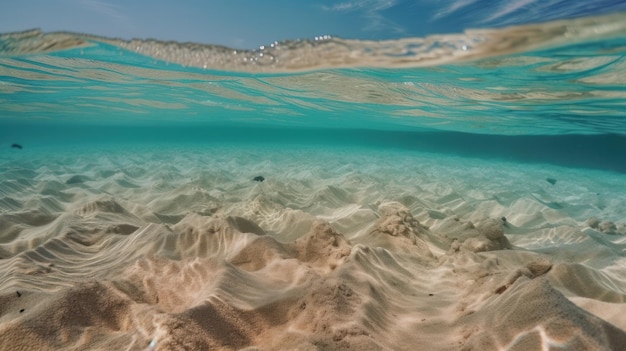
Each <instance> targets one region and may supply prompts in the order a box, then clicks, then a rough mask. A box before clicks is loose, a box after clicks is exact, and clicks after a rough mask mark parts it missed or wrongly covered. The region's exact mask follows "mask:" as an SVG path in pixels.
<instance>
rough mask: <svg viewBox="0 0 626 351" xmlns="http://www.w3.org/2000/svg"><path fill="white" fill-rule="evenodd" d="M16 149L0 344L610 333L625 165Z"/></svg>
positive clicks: (491, 340) (407, 342)
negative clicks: (612, 168) (602, 167)
mask: <svg viewBox="0 0 626 351" xmlns="http://www.w3.org/2000/svg"><path fill="white" fill-rule="evenodd" d="M157 150H158V149H157ZM23 151H24V152H21V153H16V152H14V153H11V154H4V155H3V156H0V350H59V349H63V350H148V349H153V350H425V349H426V350H557V349H558V350H618V349H621V348H623V347H624V345H626V317H624V316H626V304H624V301H625V297H626V279H624V277H626V258H625V256H626V254H625V253H626V251H625V250H626V228H625V226H624V221H625V219H626V217H625V216H626V193H625V190H624V189H625V188H624V184H626V175H621V174H611V173H604V172H600V171H588V170H575V169H565V168H558V167H553V166H546V165H541V166H536V165H535V166H531V165H520V164H515V163H506V162H495V161H489V162H488V161H481V160H475V159H463V158H458V157H452V156H442V155H432V154H417V153H399V152H398V153H392V152H391V151H387V152H383V151H374V150H366V151H363V150H342V151H328V150H326V151H320V150H313V149H296V150H293V149H292V150H289V151H285V150H280V149H270V148H257V149H253V150H252V151H242V150H237V149H227V148H221V149H216V148H210V149H209V148H207V149H200V148H199V149H191V148H188V149H179V150H170V151H167V152H156V151H155V152H134V151H133V152H124V151H119V150H111V151H106V152H105V151H101V152H96V153H93V152H84V153H78V152H73V153H49V154H46V153H44V152H40V153H37V152H36V151H29V150H27V149H25V150H23ZM256 175H263V176H264V177H265V178H266V181H265V182H263V183H257V182H253V181H252V180H251V179H252V177H254V176H256ZM548 177H549V178H554V179H557V182H556V184H554V185H552V184H550V183H549V182H547V181H546V178H548ZM502 217H505V218H506V221H503V220H502V219H501V218H502ZM592 217H593V218H595V219H592V220H589V219H590V218H592Z"/></svg>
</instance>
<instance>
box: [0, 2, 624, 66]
mask: <svg viewBox="0 0 626 351" xmlns="http://www.w3.org/2000/svg"><path fill="white" fill-rule="evenodd" d="M625 32H626V12H621V13H617V14H611V15H605V16H595V17H585V18H577V19H569V20H559V21H552V22H546V23H540V24H527V25H520V26H511V27H505V28H499V29H475V30H467V31H465V32H464V33H461V34H448V35H432V36H427V37H423V38H419V37H414V38H402V39H395V40H383V41H367V40H351V39H342V38H336V37H331V36H326V35H325V36H320V37H316V38H314V39H301V40H288V41H281V42H278V41H277V42H273V43H271V44H269V45H263V46H260V47H259V48H258V49H256V50H238V49H233V48H229V47H225V46H218V45H205V44H198V43H180V42H173V41H159V40H154V39H147V40H145V39H132V40H123V39H113V38H106V37H100V36H95V35H88V34H79V33H70V32H53V33H44V32H42V31H40V30H37V29H35V30H29V31H24V32H16V33H7V34H0V57H1V56H20V55H30V54H37V53H49V52H57V51H64V50H72V49H81V48H86V47H90V46H94V45H98V44H108V45H113V46H115V47H117V48H119V49H123V50H128V51H130V52H134V53H138V54H141V55H143V56H147V57H151V58H153V59H156V60H163V61H166V62H170V63H176V64H180V65H183V66H187V67H197V68H203V69H212V70H224V71H242V72H255V73H256V72H275V73H277V72H294V71H309V70H316V69H332V68H349V67H384V68H406V67H424V66H434V65H441V64H449V63H462V62H466V61H470V60H479V59H484V58H488V57H493V56H499V55H506V54H513V53H521V52H527V51H531V50H537V49H543V48H550V47H555V46H561V45H572V44H579V43H583V42H589V41H594V40H599V39H603V40H605V39H607V38H614V37H623V36H624V33H625Z"/></svg>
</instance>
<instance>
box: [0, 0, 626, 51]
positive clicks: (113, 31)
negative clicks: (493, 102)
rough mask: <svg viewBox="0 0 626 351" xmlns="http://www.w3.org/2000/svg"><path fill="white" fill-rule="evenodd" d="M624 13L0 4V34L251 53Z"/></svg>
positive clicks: (285, 4) (584, 8)
mask: <svg viewBox="0 0 626 351" xmlns="http://www.w3.org/2000/svg"><path fill="white" fill-rule="evenodd" d="M615 11H626V0H619V1H618V0H593V1H592V0H338V1H334V0H311V1H302V0H179V1H174V0H0V32H11V31H20V30H26V29H32V28H41V29H43V30H44V31H58V30H63V31H73V32H82V33H89V34H96V35H103V36H108V37H120V38H124V39H131V38H154V39H161V40H177V41H192V42H198V43H205V44H220V45H226V46H229V47H234V48H248V49H252V48H256V47H258V46H260V45H264V44H268V43H271V42H273V41H275V40H279V41H280V40H286V39H297V38H313V37H315V36H317V35H326V34H328V35H333V36H340V37H343V38H351V39H371V40H382V39H391V38H399V37H412V36H425V35H429V34H436V33H454V32H461V31H463V30H464V29H467V28H485V27H501V26H506V25H512V24H523V23H529V22H541V21H546V20H553V19H561V18H572V17H580V16H585V15H597V14H605V13H610V12H615Z"/></svg>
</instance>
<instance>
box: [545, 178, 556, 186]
mask: <svg viewBox="0 0 626 351" xmlns="http://www.w3.org/2000/svg"><path fill="white" fill-rule="evenodd" d="M546 182H548V183H550V184H552V185H554V184H556V179H554V178H546Z"/></svg>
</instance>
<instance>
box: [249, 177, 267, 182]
mask: <svg viewBox="0 0 626 351" xmlns="http://www.w3.org/2000/svg"><path fill="white" fill-rule="evenodd" d="M252 180H254V181H255V182H263V181H264V180H265V178H263V176H256V177H254V178H252Z"/></svg>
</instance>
